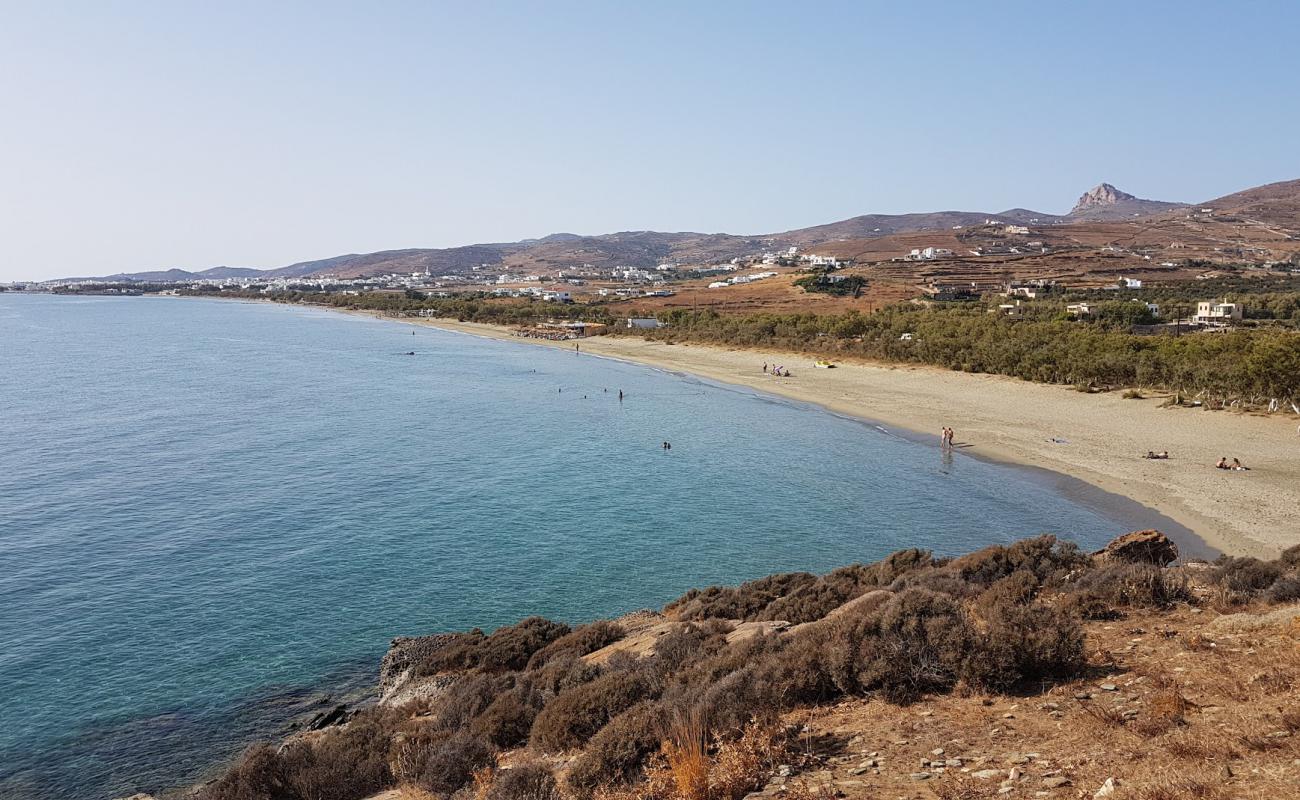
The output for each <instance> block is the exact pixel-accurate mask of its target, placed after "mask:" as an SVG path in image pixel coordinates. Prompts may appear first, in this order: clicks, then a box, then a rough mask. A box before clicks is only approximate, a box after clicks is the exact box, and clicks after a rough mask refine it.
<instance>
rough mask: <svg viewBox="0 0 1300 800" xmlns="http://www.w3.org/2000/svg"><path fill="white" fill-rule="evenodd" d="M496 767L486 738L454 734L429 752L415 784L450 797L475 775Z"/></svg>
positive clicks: (494, 757) (470, 734)
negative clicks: (480, 771) (482, 770)
mask: <svg viewBox="0 0 1300 800" xmlns="http://www.w3.org/2000/svg"><path fill="white" fill-rule="evenodd" d="M495 764H496V756H495V752H494V751H493V749H492V745H490V744H489V743H488V742H487V740H486V739H483V738H481V737H478V736H475V735H473V734H472V733H470V732H468V731H457V732H455V733H453V734H452V735H451V736H449V737H447V739H446V741H444V742H442V743H441V744H439V745H437V746H435V747H434V748H433V749H432V750H431V751H430V753H429V756H428V758H427V759H426V760H425V762H424V768H423V769H422V770H421V771H420V774H419V776H418V777H417V778H416V779H415V784H416V785H417V786H419V787H420V788H422V789H427V790H429V791H431V792H433V793H434V794H440V795H450V794H452V793H453V792H455V791H457V790H458V789H460V788H461V787H463V786H465V785H467V784H468V783H469V782H470V781H471V780H473V779H474V774H475V773H476V772H478V771H479V770H481V769H484V768H488V767H493V766H495Z"/></svg>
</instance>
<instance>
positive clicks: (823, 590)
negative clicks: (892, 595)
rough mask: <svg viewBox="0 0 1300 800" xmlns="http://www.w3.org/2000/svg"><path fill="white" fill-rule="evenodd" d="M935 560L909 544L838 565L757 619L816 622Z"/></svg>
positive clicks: (796, 622) (769, 607)
mask: <svg viewBox="0 0 1300 800" xmlns="http://www.w3.org/2000/svg"><path fill="white" fill-rule="evenodd" d="M934 563H935V562H934V556H933V554H932V553H931V552H930V551H929V550H918V549H916V548H910V549H907V550H899V551H897V552H894V553H891V554H890V555H888V556H886V557H885V558H884V559H882V560H880V561H877V562H875V563H874V564H870V565H867V566H863V565H861V564H853V565H850V566H847V567H841V568H839V569H837V570H834V571H833V572H830V573H827V574H826V575H824V576H822V577H821V578H818V579H817V581H816V582H814V583H809V584H806V585H804V586H801V587H799V588H798V589H796V590H795V591H793V592H791V593H790V594H788V595H786V596H785V597H782V598H779V599H777V600H774V601H773V602H772V603H771V604H770V605H768V607H767V608H765V609H763V611H762V612H761V613H760V614H759V615H758V616H757V619H765V620H785V621H786V622H792V623H794V624H799V623H803V622H815V621H816V620H819V619H821V618H822V617H824V616H826V615H827V614H829V613H830V612H832V611H834V610H835V609H837V608H839V607H840V606H842V605H844V604H845V603H847V602H848V601H850V600H852V599H854V598H855V597H858V596H860V595H862V594H865V593H866V592H867V591H869V590H871V589H878V588H881V587H884V586H889V585H890V584H892V583H894V582H895V581H896V580H898V579H899V578H901V577H903V576H905V575H910V574H913V573H916V572H918V571H923V570H928V569H930V568H931V567H933V566H934Z"/></svg>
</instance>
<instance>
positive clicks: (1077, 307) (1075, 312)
mask: <svg viewBox="0 0 1300 800" xmlns="http://www.w3.org/2000/svg"><path fill="white" fill-rule="evenodd" d="M1096 310H1097V307H1096V306H1094V305H1092V304H1091V303H1070V304H1069V305H1068V306H1066V307H1065V313H1067V314H1069V315H1070V316H1072V317H1090V316H1092V314H1093V312H1095V311H1096Z"/></svg>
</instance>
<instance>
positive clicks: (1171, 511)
mask: <svg viewBox="0 0 1300 800" xmlns="http://www.w3.org/2000/svg"><path fill="white" fill-rule="evenodd" d="M321 308H322V310H326V311H336V310H337V311H342V312H343V313H348V314H355V315H360V316H367V317H371V318H373V319H378V320H385V321H390V322H399V323H406V324H410V325H417V326H424V327H431V328H436V329H439V330H444V331H450V332H455V333H461V334H467V335H474V336H481V337H484V338H489V339H497V340H503V341H511V342H517V343H521V344H531V345H540V346H545V347H552V348H560V349H570V348H571V346H572V345H573V344H574V343H575V341H576V342H577V343H578V344H580V345H581V347H582V351H581V352H582V353H583V354H589V355H593V356H599V357H603V358H612V359H617V360H621V361H626V362H630V363H635V364H640V365H643V366H650V367H655V368H659V369H665V370H669V371H674V372H682V373H687V374H690V375H693V376H695V377H698V378H703V379H705V380H709V381H714V382H717V383H721V384H726V385H729V386H733V387H734V386H739V387H745V388H747V389H750V390H754V391H759V392H764V393H766V394H769V395H775V396H777V397H782V398H785V399H788V400H794V401H797V402H803V403H810V404H812V405H815V406H818V407H820V408H822V409H825V410H827V411H830V412H832V413H837V414H843V415H845V416H849V417H853V418H855V419H859V420H864V421H866V422H869V423H881V424H883V425H886V426H890V427H894V428H898V429H900V431H902V432H905V435H907V436H908V437H909V438H915V439H924V438H926V437H928V436H930V435H931V434H927V433H926V432H925V431H927V430H934V431H937V430H938V429H939V428H940V427H941V426H943V425H951V426H952V427H954V428H956V429H957V443H958V445H959V446H961V449H962V451H963V453H964V454H966V455H970V456H973V457H977V458H981V459H986V460H990V461H995V462H999V463H1005V464H1009V465H1013V466H1019V467H1027V468H1031V469H1033V470H1035V471H1036V472H1038V473H1039V474H1040V477H1043V478H1044V479H1047V480H1058V481H1059V480H1060V479H1062V478H1064V479H1066V480H1067V483H1066V484H1064V485H1061V486H1060V489H1061V491H1063V492H1065V493H1067V494H1072V495H1074V496H1087V497H1091V498H1092V500H1093V501H1094V505H1097V504H1100V505H1102V506H1112V507H1113V502H1112V501H1111V500H1108V499H1107V498H1121V499H1122V500H1124V501H1127V502H1130V503H1133V504H1135V505H1136V506H1138V507H1140V508H1141V509H1145V510H1146V511H1147V513H1149V514H1150V515H1151V517H1152V519H1153V520H1155V519H1158V518H1161V517H1162V518H1164V519H1166V520H1170V521H1172V522H1173V523H1174V525H1175V526H1177V527H1179V528H1181V529H1182V530H1177V529H1176V528H1175V529H1174V530H1171V531H1170V530H1167V531H1164V532H1165V533H1167V534H1169V535H1170V536H1171V538H1175V539H1176V540H1178V541H1179V543H1180V544H1181V545H1184V548H1183V549H1184V552H1185V554H1186V556H1187V557H1204V556H1207V555H1208V556H1213V555H1215V554H1216V553H1217V552H1224V553H1230V554H1233V555H1244V556H1256V557H1260V558H1273V557H1275V556H1276V555H1277V554H1278V553H1279V552H1280V551H1281V550H1283V549H1284V548H1286V547H1288V546H1290V545H1292V544H1296V543H1300V438H1298V437H1297V434H1296V431H1295V429H1294V427H1293V424H1294V423H1293V421H1292V420H1289V419H1286V418H1281V417H1276V418H1273V417H1265V416H1260V415H1249V414H1242V413H1233V412H1206V411H1204V410H1199V409H1196V410H1193V409H1186V408H1171V409H1161V408H1159V407H1158V405H1159V403H1160V402H1161V401H1162V400H1163V398H1164V397H1166V396H1167V395H1159V396H1153V397H1149V398H1145V399H1141V400H1125V399H1122V398H1121V397H1120V396H1119V394H1118V393H1109V394H1080V393H1078V392H1075V391H1074V390H1073V389H1071V388H1069V387H1062V386H1054V385H1048V384H1035V383H1030V382H1026V381H1019V380H1016V379H1014V378H1007V377H1003V376H997V375H984V374H966V373H960V372H952V371H948V370H939V369H936V368H933V367H925V366H914V365H888V364H873V363H865V362H857V361H849V360H847V359H842V360H839V362H838V367H837V369H834V370H828V369H814V368H813V366H812V363H811V362H812V358H811V357H809V356H807V355H798V354H791V353H782V352H780V351H778V350H757V349H754V350H749V349H739V348H725V347H719V346H712V345H702V344H667V343H664V342H659V341H653V340H649V339H644V338H640V337H625V336H598V337H592V338H587V339H580V340H568V341H561V342H553V341H548V340H542V339H529V338H525V337H518V336H515V335H513V333H512V331H511V329H509V328H507V327H504V326H498V325H490V324H485V323H474V322H457V321H455V320H449V319H430V318H409V317H394V316H389V315H386V314H383V313H381V312H374V311H367V310H359V309H332V308H328V307H321ZM764 361H766V362H767V363H768V364H774V363H781V364H785V365H788V366H790V367H792V371H794V372H795V375H794V377H791V378H775V377H773V376H771V375H767V374H764V373H763V372H762V371H761V366H760V365H761V364H762V363H763V362H764ZM1206 413H1212V414H1213V416H1212V417H1209V418H1204V417H1200V418H1198V417H1196V416H1192V415H1204V414H1206ZM1015 417H1021V422H1016V421H1014V419H1013V418H1015ZM1009 418H1011V419H1009ZM1139 432H1141V433H1142V434H1145V436H1147V437H1149V442H1150V443H1149V444H1148V439H1142V440H1141V441H1139V440H1138V438H1137V437H1138V434H1139ZM1234 443H1235V449H1233V446H1234ZM1147 450H1169V451H1170V453H1171V458H1170V459H1169V460H1167V461H1161V460H1155V461H1152V460H1148V459H1144V458H1141V454H1142V453H1144V452H1146V451H1147ZM1223 455H1226V456H1227V457H1228V458H1234V457H1239V458H1241V459H1242V460H1243V461H1244V462H1245V463H1246V464H1247V465H1248V466H1251V471H1249V472H1245V473H1237V472H1225V471H1222V470H1216V469H1214V462H1215V461H1216V460H1217V459H1218V457H1219V456H1223ZM1043 473H1047V475H1045V476H1044V475H1043ZM1069 482H1077V483H1075V484H1074V485H1071V484H1070V483H1069ZM1093 492H1097V493H1099V494H1093ZM1134 510H1135V509H1132V508H1130V509H1128V513H1129V514H1131V513H1132V512H1133V511H1134ZM1166 527H1168V526H1167V525H1166ZM1189 536H1190V537H1191V539H1190V540H1189V538H1188V537H1189Z"/></svg>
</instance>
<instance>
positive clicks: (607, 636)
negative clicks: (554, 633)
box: [528, 619, 626, 670]
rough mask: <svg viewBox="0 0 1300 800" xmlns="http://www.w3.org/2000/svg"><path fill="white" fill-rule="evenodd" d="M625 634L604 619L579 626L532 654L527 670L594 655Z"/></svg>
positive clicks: (618, 626) (618, 627)
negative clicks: (562, 659)
mask: <svg viewBox="0 0 1300 800" xmlns="http://www.w3.org/2000/svg"><path fill="white" fill-rule="evenodd" d="M625 633H626V632H625V631H624V630H623V626H621V625H619V624H618V623H616V622H611V621H609V620H604V619H602V620H597V621H596V622H592V623H590V624H588V625H581V626H579V627H577V628H574V629H573V630H572V631H570V632H569V633H566V634H565V635H563V636H561V637H559V638H557V639H555V640H554V641H552V642H551V643H550V644H548V645H546V646H545V647H542V648H541V649H539V650H538V651H537V652H535V653H533V655H532V657H530V658H529V659H528V669H530V670H533V669H538V668H540V667H543V666H545V665H546V664H548V663H550V662H551V661H552V660H554V659H556V658H561V657H564V656H572V657H582V656H585V655H587V654H588V653H594V652H596V651H597V650H599V649H600V648H602V647H605V646H606V645H611V644H613V643H614V642H617V641H618V640H619V639H622V638H623V636H624V635H625Z"/></svg>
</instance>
